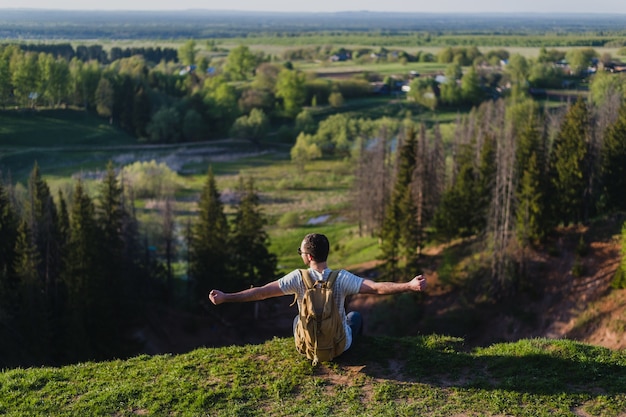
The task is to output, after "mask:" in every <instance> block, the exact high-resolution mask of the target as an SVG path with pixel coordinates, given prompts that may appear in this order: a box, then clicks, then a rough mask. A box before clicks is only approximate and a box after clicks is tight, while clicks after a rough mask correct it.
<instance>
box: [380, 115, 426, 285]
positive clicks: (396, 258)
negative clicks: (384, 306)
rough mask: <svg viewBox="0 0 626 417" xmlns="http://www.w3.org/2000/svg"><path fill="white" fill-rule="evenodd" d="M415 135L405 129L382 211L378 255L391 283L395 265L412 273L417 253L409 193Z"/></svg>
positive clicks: (412, 198)
mask: <svg viewBox="0 0 626 417" xmlns="http://www.w3.org/2000/svg"><path fill="white" fill-rule="evenodd" d="M416 148H417V135H416V133H415V131H414V130H413V127H408V131H407V133H406V140H405V142H404V144H403V145H402V147H401V148H400V150H399V154H398V171H397V172H398V173H397V176H396V182H395V185H394V188H393V191H392V194H391V201H390V202H389V205H388V206H387V208H386V210H385V220H384V222H383V227H382V233H381V240H382V246H381V250H382V254H383V258H384V259H385V260H386V261H387V265H388V269H389V272H390V274H391V279H392V280H395V279H397V278H398V277H397V273H398V272H400V271H399V269H398V268H399V262H400V261H401V260H402V259H404V261H405V264H406V268H407V269H411V270H414V269H415V267H416V264H417V254H418V250H419V247H418V246H419V238H418V230H417V229H418V226H417V218H416V213H417V209H416V207H415V197H414V196H413V191H412V189H411V183H412V181H413V173H414V171H415V154H416Z"/></svg>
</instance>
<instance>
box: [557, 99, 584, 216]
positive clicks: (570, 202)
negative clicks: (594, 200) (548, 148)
mask: <svg viewBox="0 0 626 417" xmlns="http://www.w3.org/2000/svg"><path fill="white" fill-rule="evenodd" d="M588 118H589V117H588V111H587V106H586V104H585V102H584V101H583V100H582V99H581V98H579V99H578V100H577V101H576V103H574V105H573V106H572V107H571V108H570V109H569V111H568V112H567V114H566V115H565V120H564V121H563V124H562V125H561V129H560V131H559V132H558V134H557V137H556V139H555V141H554V144H553V146H552V152H551V158H550V178H551V187H552V191H553V194H552V199H551V201H552V203H553V205H552V213H553V221H554V222H555V223H558V222H559V221H562V222H564V223H565V224H566V225H567V224H570V223H576V222H580V221H585V220H587V218H586V212H585V207H586V203H587V201H586V199H587V198H589V196H588V195H587V192H588V184H589V181H588V178H589V172H588V166H587V165H588V164H587V159H588V129H589V122H588Z"/></svg>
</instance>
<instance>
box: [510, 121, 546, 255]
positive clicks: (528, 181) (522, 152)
mask: <svg viewBox="0 0 626 417" xmlns="http://www.w3.org/2000/svg"><path fill="white" fill-rule="evenodd" d="M517 143H518V145H517V155H516V173H517V188H516V200H517V207H516V214H515V217H516V220H517V221H516V234H517V238H518V241H519V242H520V243H521V245H522V246H528V245H529V244H537V243H539V242H541V241H542V240H543V238H544V236H545V230H546V228H547V219H546V213H545V210H544V206H545V201H544V199H545V196H546V192H545V187H546V184H545V169H544V167H545V159H544V155H545V154H544V152H543V145H542V141H541V137H540V134H539V131H538V130H537V126H536V124H535V118H534V117H532V118H531V119H530V120H529V121H528V122H527V123H526V124H525V128H523V129H522V131H521V132H520V135H519V139H518V141H517Z"/></svg>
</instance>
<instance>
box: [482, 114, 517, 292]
mask: <svg viewBox="0 0 626 417" xmlns="http://www.w3.org/2000/svg"><path fill="white" fill-rule="evenodd" d="M501 116H502V117H503V116H504V115H503V114H502V115H501ZM501 123H502V125H501V126H502V130H501V134H500V135H499V136H498V137H500V140H499V141H498V143H497V148H496V183H495V186H494V196H493V200H492V203H491V215H490V216H489V219H488V220H489V222H488V226H487V227H488V234H487V236H488V239H489V240H490V246H491V247H492V249H493V256H492V263H491V276H492V279H493V280H494V284H495V287H496V288H495V289H496V291H497V292H498V293H499V295H502V293H503V292H509V291H510V290H511V289H512V288H511V282H510V280H511V278H512V277H511V276H510V273H509V272H508V271H507V269H508V266H509V265H510V264H511V256H512V254H511V253H510V249H511V248H510V246H511V244H512V243H513V242H514V239H513V237H514V222H513V213H514V210H513V203H514V198H515V153H516V152H515V151H516V143H515V137H514V134H513V128H512V126H511V125H510V126H507V127H506V128H505V127H504V123H505V122H504V118H502V119H501Z"/></svg>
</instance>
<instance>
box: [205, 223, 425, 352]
mask: <svg viewBox="0 0 626 417" xmlns="http://www.w3.org/2000/svg"><path fill="white" fill-rule="evenodd" d="M329 251H330V243H329V242H328V239H327V238H326V236H324V235H322V234H317V233H311V234H308V235H306V236H305V237H304V239H303V240H302V243H301V244H300V247H299V248H298V254H299V255H300V257H301V258H302V261H303V262H304V264H305V265H307V267H308V270H304V271H305V275H307V272H306V271H308V275H309V276H310V277H311V278H312V279H313V281H314V282H318V283H323V282H326V281H327V280H328V279H329V277H330V275H331V270H330V269H329V268H328V265H327V258H328V253H329ZM425 288H426V278H424V277H423V276H422V275H417V276H416V277H414V278H413V279H412V280H411V281H409V282H402V283H398V282H376V281H372V280H369V279H364V278H361V277H358V276H356V275H354V274H352V273H350V272H348V271H346V270H343V269H342V270H340V271H338V274H337V275H336V280H334V285H333V286H332V291H333V292H332V296H333V299H334V305H335V308H337V309H338V317H339V318H340V320H341V323H342V324H343V326H342V327H343V332H344V334H343V335H342V336H345V340H343V339H342V342H341V347H340V351H339V352H336V353H335V354H333V355H331V359H332V357H334V356H337V355H339V354H341V353H342V352H345V351H346V350H348V348H350V346H351V345H352V339H353V337H354V336H357V335H359V334H360V333H361V329H362V326H363V322H362V318H361V315H360V314H359V313H358V312H356V311H351V312H350V313H348V314H346V311H345V299H346V297H347V296H349V295H353V294H380V295H386V294H398V293H403V292H417V291H423V290H424V289H425ZM306 291H307V285H306V284H305V281H304V277H303V272H302V270H300V269H296V270H294V271H292V272H290V273H289V274H287V275H285V276H284V277H282V278H280V279H278V280H276V281H272V282H270V283H268V284H266V285H264V286H262V287H252V288H249V289H246V290H243V291H239V292H235V293H224V292H222V291H219V290H215V289H214V290H211V291H210V292H209V299H210V300H211V302H212V303H213V304H215V305H219V304H222V303H239V302H247V301H258V300H264V299H266V298H272V297H278V296H282V295H289V294H292V295H293V294H295V295H296V300H297V302H298V311H299V312H300V313H302V309H303V299H304V295H305V292H306ZM299 321H300V315H298V316H296V318H295V319H294V325H293V329H294V335H295V336H296V345H297V346H298V335H297V327H298V323H299ZM298 350H299V351H301V353H304V352H303V351H302V350H301V349H300V348H298ZM307 356H308V355H307Z"/></svg>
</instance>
